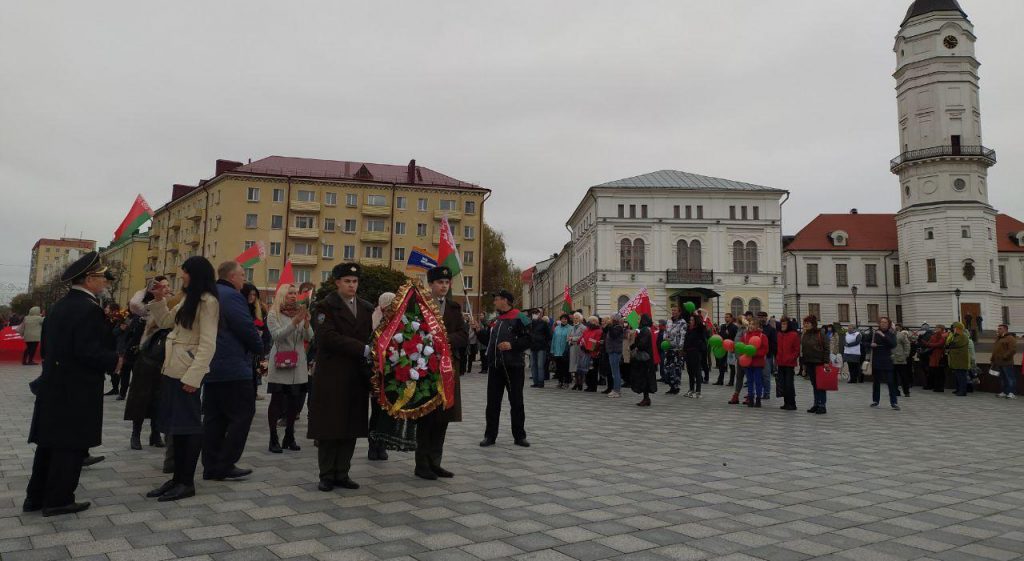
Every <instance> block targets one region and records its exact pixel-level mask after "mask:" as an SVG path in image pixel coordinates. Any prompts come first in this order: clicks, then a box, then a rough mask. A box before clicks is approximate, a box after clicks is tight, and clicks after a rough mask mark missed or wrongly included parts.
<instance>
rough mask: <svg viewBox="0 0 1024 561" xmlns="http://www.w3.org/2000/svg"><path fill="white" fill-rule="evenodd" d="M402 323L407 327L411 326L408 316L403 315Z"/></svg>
mask: <svg viewBox="0 0 1024 561" xmlns="http://www.w3.org/2000/svg"><path fill="white" fill-rule="evenodd" d="M402 323H403V324H405V325H409V318H408V317H407V316H405V315H403V316H402Z"/></svg>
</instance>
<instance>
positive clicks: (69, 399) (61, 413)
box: [23, 251, 117, 516]
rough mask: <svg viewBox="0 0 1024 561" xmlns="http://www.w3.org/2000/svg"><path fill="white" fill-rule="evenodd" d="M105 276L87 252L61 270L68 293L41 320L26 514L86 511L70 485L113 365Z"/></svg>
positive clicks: (96, 422)
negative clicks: (39, 373)
mask: <svg viewBox="0 0 1024 561" xmlns="http://www.w3.org/2000/svg"><path fill="white" fill-rule="evenodd" d="M111 280H113V275H112V274H111V273H110V271H108V270H107V267H105V266H104V265H103V264H102V263H101V262H100V258H99V254H98V253H96V252H95V251H93V252H90V253H87V254H86V255H85V256H83V257H82V258H81V259H79V260H78V261H75V262H74V263H72V264H71V266H69V267H68V268H67V270H65V271H64V274H63V275H62V276H61V281H63V282H70V283H71V290H70V291H69V292H68V294H67V295H66V296H64V298H62V299H61V300H60V301H59V302H57V303H56V304H55V305H54V306H53V307H52V308H50V313H49V314H48V315H47V318H46V321H45V322H44V324H43V335H42V354H43V374H42V376H40V377H39V379H38V380H37V381H36V382H34V390H35V393H36V402H35V408H34V409H33V411H32V426H31V429H30V430H29V437H28V441H29V442H30V443H35V444H36V453H35V459H34V460H33V462H32V477H31V479H29V482H28V490H27V492H26V495H27V496H26V497H25V503H24V506H23V510H24V511H25V512H32V511H36V510H42V511H43V516H54V515H58V514H70V513H74V512H81V511H83V510H85V509H87V508H89V503H88V502H81V503H79V502H75V489H76V488H77V487H78V478H79V476H80V475H81V473H82V465H83V462H84V461H85V459H86V457H87V456H88V455H89V448H91V447H93V446H99V445H100V443H101V440H102V438H101V437H102V429H103V385H104V374H105V373H106V372H110V371H112V370H113V369H114V366H115V365H116V364H117V352H116V348H115V344H114V338H113V334H112V333H111V331H110V329H109V327H108V324H107V320H106V316H105V315H104V313H103V307H102V305H101V304H100V300H99V296H100V295H101V294H103V293H104V292H105V291H106V290H107V286H108V283H109V282H110V281H111Z"/></svg>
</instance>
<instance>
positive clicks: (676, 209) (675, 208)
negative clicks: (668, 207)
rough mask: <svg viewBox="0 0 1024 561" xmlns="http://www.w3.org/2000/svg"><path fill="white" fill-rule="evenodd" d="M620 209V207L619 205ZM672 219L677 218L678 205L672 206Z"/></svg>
mask: <svg viewBox="0 0 1024 561" xmlns="http://www.w3.org/2000/svg"><path fill="white" fill-rule="evenodd" d="M619 208H622V205H619ZM672 218H679V205H672Z"/></svg>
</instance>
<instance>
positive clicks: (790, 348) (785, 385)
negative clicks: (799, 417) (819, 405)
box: [775, 316, 800, 411]
mask: <svg viewBox="0 0 1024 561" xmlns="http://www.w3.org/2000/svg"><path fill="white" fill-rule="evenodd" d="M776 340H777V341H778V354H776V355H775V362H776V363H778V365H779V389H780V391H781V392H782V401H783V404H782V407H781V408H780V409H782V410H784V411H796V385H795V383H794V381H793V380H794V378H795V376H796V365H797V362H799V361H800V333H799V332H797V330H796V321H795V320H794V319H790V318H789V317H787V316H782V319H780V320H779V332H778V334H777V337H776Z"/></svg>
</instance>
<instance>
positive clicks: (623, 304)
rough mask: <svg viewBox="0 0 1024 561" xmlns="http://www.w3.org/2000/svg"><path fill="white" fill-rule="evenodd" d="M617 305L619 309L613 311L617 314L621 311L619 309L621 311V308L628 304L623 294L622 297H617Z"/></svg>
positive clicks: (627, 297)
mask: <svg viewBox="0 0 1024 561" xmlns="http://www.w3.org/2000/svg"><path fill="white" fill-rule="evenodd" d="M618 304H619V307H618V308H615V311H616V312H618V311H619V310H621V309H622V307H623V306H625V305H626V304H629V296H626V295H625V294H623V295H622V296H619V302H618Z"/></svg>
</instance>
